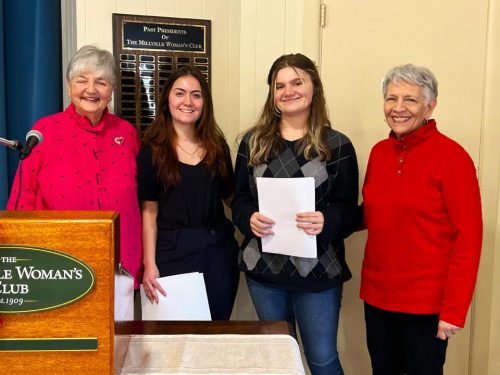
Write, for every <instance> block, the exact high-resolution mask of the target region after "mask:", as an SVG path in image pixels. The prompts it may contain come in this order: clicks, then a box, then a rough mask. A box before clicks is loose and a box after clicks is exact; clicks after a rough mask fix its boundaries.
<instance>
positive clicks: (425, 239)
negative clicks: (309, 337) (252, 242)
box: [360, 64, 482, 375]
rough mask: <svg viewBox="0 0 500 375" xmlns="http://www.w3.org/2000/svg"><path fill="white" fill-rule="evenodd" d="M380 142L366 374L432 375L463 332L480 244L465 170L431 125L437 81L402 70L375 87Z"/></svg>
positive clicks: (373, 195)
mask: <svg viewBox="0 0 500 375" xmlns="http://www.w3.org/2000/svg"><path fill="white" fill-rule="evenodd" d="M382 91H383V96H384V113H385V118H386V122H387V124H388V125H389V127H390V128H391V132H390V134H389V137H388V139H385V140H383V141H381V142H379V143H377V144H376V145H375V146H374V147H373V149H372V151H371V154H370V159H369V162H368V168H367V172H366V177H365V182H364V187H363V199H364V204H363V206H364V222H365V224H366V226H367V228H368V240H367V243H366V249H365V257H364V260H363V268H362V280H361V293H360V296H361V298H362V299H363V300H364V302H365V320H366V332H367V342H368V350H369V352H370V357H371V361H372V368H373V374H374V375H377V374H383V375H391V374H394V375H396V374H397V375H402V374H408V375H411V374H422V375H423V374H425V375H432V374H442V373H443V365H444V361H445V354H446V347H447V340H448V338H449V337H451V336H453V335H454V334H455V333H456V332H457V331H459V330H460V329H461V328H462V327H463V326H464V323H465V318H466V315H467V310H468V308H469V305H470V301H471V298H472V293H473V290H474V284H475V282H476V275H477V269H478V265H479V257H480V251H481V241H482V218H481V200H480V195H479V186H478V181H477V177H476V170H475V167H474V164H473V162H472V160H471V158H470V157H469V155H468V154H467V152H466V151H465V150H464V149H463V148H462V147H461V146H460V145H459V144H457V143H456V142H455V141H453V140H451V139H449V138H448V137H446V136H444V135H443V134H441V133H440V132H439V131H438V130H437V128H436V121H435V120H432V119H431V115H432V112H433V110H434V108H435V106H436V103H437V102H436V98H437V81H436V78H435V77H434V75H433V74H432V72H430V71H429V70H428V69H427V68H424V67H416V66H414V65H411V64H407V65H403V66H398V67H395V68H393V69H391V70H390V71H389V72H388V73H387V74H386V76H385V78H384V80H383V86H382Z"/></svg>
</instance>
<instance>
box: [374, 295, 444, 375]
mask: <svg viewBox="0 0 500 375" xmlns="http://www.w3.org/2000/svg"><path fill="white" fill-rule="evenodd" d="M365 322H366V339H367V343H368V351H369V352H370V358H371V361H372V368H373V375H403V374H406V375H442V374H443V366H444V362H445V357H446V348H447V346H448V341H447V340H446V341H443V340H441V339H438V338H437V337H436V334H437V329H438V322H439V316H438V315H437V314H431V315H424V314H406V313H398V312H392V311H386V310H381V309H378V308H376V307H374V306H371V305H369V304H367V303H365Z"/></svg>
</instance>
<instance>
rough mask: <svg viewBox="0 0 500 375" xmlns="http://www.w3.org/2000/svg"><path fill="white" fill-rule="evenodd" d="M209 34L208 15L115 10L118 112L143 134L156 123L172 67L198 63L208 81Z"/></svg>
mask: <svg viewBox="0 0 500 375" xmlns="http://www.w3.org/2000/svg"><path fill="white" fill-rule="evenodd" d="M210 35H211V22H210V20H198V19H188V18H168V17H153V16H137V15H127V14H116V13H114V14H113V53H114V56H115V59H116V65H117V68H118V74H117V75H118V81H117V93H116V96H115V112H116V114H117V115H118V116H120V117H122V118H124V119H125V120H127V121H130V122H131V123H132V124H134V125H135V126H136V128H137V130H138V131H139V132H140V133H142V132H143V130H144V129H145V128H146V127H147V126H148V125H149V124H151V123H152V122H153V120H154V118H155V116H156V111H157V108H158V105H159V100H160V93H161V89H162V87H163V85H164V83H165V81H166V79H167V78H168V77H169V76H170V75H171V74H172V72H173V71H174V70H176V69H178V68H181V67H183V66H186V65H189V66H195V67H197V68H198V69H199V70H200V71H201V72H202V73H203V75H204V76H205V79H206V80H207V82H208V83H209V84H210V83H211V82H210V81H211V79H210V78H211V37H210Z"/></svg>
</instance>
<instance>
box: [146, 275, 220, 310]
mask: <svg viewBox="0 0 500 375" xmlns="http://www.w3.org/2000/svg"><path fill="white" fill-rule="evenodd" d="M157 280H158V282H159V283H160V285H161V286H162V288H163V290H164V291H165V292H166V293H167V296H166V297H164V296H163V295H161V294H160V293H158V296H159V301H158V303H157V304H156V303H155V304H152V303H151V302H150V301H149V299H148V297H146V294H145V293H144V286H143V285H142V284H141V307H142V320H212V318H211V315H210V308H209V306H208V298H207V291H206V288H205V280H204V279H203V274H202V273H199V272H191V273H184V274H180V275H173V276H166V277H160V278H159V279H157Z"/></svg>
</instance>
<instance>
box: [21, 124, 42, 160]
mask: <svg viewBox="0 0 500 375" xmlns="http://www.w3.org/2000/svg"><path fill="white" fill-rule="evenodd" d="M42 141H43V135H42V133H40V132H39V131H38V130H30V131H29V132H28V133H26V143H25V144H24V146H23V148H22V149H21V151H19V159H21V160H24V159H26V158H27V157H28V156H29V155H30V154H31V151H32V150H33V148H34V147H35V146H36V145H37V144H39V143H42Z"/></svg>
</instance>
